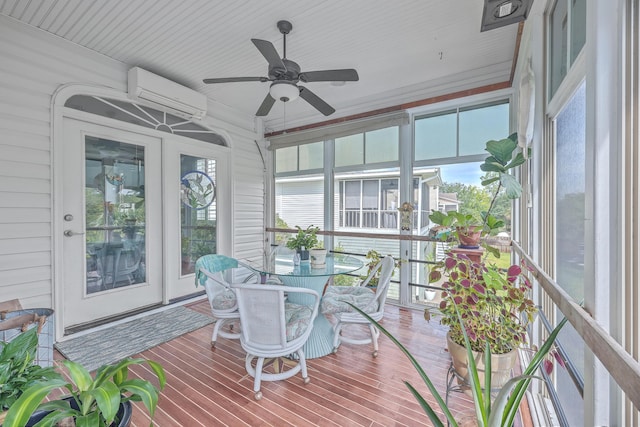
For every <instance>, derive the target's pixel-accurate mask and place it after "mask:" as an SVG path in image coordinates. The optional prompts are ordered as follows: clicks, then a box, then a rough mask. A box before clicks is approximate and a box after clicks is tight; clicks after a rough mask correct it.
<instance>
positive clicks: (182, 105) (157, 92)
mask: <svg viewBox="0 0 640 427" xmlns="http://www.w3.org/2000/svg"><path fill="white" fill-rule="evenodd" d="M128 92H129V98H131V99H132V100H134V101H137V100H144V101H149V102H152V103H154V104H157V105H160V106H162V107H165V108H168V109H170V110H172V111H174V112H177V113H181V114H183V115H186V116H187V117H189V118H197V119H201V118H203V117H204V116H205V114H207V97H206V96H205V95H203V94H201V93H199V92H196V91H195V90H193V89H189V88H188V87H185V86H182V85H180V84H178V83H176V82H173V81H171V80H168V79H165V78H164V77H161V76H159V75H157V74H153V73H151V72H149V71H147V70H143V69H142V68H140V67H133V68H131V69H130V70H129V82H128Z"/></svg>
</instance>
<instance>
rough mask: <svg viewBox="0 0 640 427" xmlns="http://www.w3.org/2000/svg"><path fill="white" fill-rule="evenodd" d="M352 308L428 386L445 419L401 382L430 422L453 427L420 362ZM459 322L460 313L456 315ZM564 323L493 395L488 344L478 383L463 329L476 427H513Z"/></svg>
mask: <svg viewBox="0 0 640 427" xmlns="http://www.w3.org/2000/svg"><path fill="white" fill-rule="evenodd" d="M352 307H353V308H354V309H355V310H356V311H358V312H359V313H360V314H362V315H363V316H364V317H366V318H367V319H368V320H369V322H371V323H372V324H373V325H374V326H375V327H376V328H378V329H379V330H380V332H382V333H383V334H385V335H386V336H387V337H388V338H389V339H390V340H391V341H393V343H394V344H395V345H396V346H397V347H398V348H399V349H400V350H401V351H402V352H403V353H404V354H405V356H407V358H408V359H409V361H411V364H412V365H413V366H414V368H415V369H416V370H417V371H418V373H419V374H420V377H421V378H422V380H423V381H424V383H425V384H426V386H427V388H429V391H430V392H431V394H432V395H433V397H434V398H435V400H436V402H437V404H438V406H439V407H440V409H441V410H442V412H443V413H444V416H445V421H444V422H443V420H442V419H441V418H440V416H438V414H437V413H436V412H435V410H434V409H433V407H432V406H431V405H430V404H429V403H428V402H427V400H426V399H425V398H424V397H423V396H422V395H421V394H420V393H419V392H418V390H416V388H415V387H414V386H413V385H411V383H410V382H408V381H404V383H405V385H406V386H407V388H408V389H409V390H410V391H411V393H412V394H413V395H414V397H415V398H416V400H417V401H418V403H420V406H422V409H423V410H424V411H425V413H426V414H427V416H428V417H429V419H430V420H431V422H432V423H433V425H434V426H435V427H444V426H445V422H447V423H448V425H450V426H452V427H458V420H456V419H455V417H454V416H453V414H452V413H451V410H450V409H449V407H448V406H447V404H446V402H445V400H444V399H443V398H442V396H441V395H440V393H439V392H438V390H437V389H436V387H435V386H434V384H433V382H432V381H431V379H430V378H429V376H428V375H427V374H426V372H425V371H424V369H422V366H420V363H418V361H417V360H416V358H415V357H414V356H413V355H412V354H411V352H409V350H407V348H406V347H405V346H404V345H402V343H400V341H398V340H397V339H396V338H395V337H394V336H393V335H392V334H391V333H390V332H389V331H387V330H386V329H384V328H383V327H382V326H381V325H380V324H379V323H378V322H376V321H375V320H373V319H372V318H371V317H370V316H369V315H367V314H366V313H365V312H363V311H362V310H360V309H359V308H358V307H356V306H354V305H352ZM458 321H459V322H460V324H462V323H463V322H462V316H461V315H460V314H458ZM566 322H567V319H566V318H565V319H563V320H562V321H561V322H560V323H558V326H556V328H555V329H554V330H553V331H552V332H551V334H550V335H549V337H548V338H547V340H546V341H545V342H544V344H543V345H542V346H541V347H540V349H539V350H538V351H537V352H536V353H535V354H534V355H533V357H532V358H531V361H530V362H529V365H528V366H527V367H526V368H525V369H524V371H523V372H522V375H518V376H515V377H513V378H511V379H510V380H509V381H508V382H507V384H505V385H504V386H503V387H502V388H501V389H500V390H499V391H498V393H497V395H495V396H494V395H492V391H494V390H492V388H491V349H490V347H489V345H488V344H487V345H486V347H485V351H484V356H485V357H484V363H485V366H486V367H487V371H486V374H485V381H484V384H481V383H480V379H479V374H478V369H477V367H476V363H475V360H474V357H473V350H472V349H471V341H470V340H469V337H468V336H467V334H466V332H464V329H462V330H463V337H464V346H465V348H466V351H467V357H468V359H469V381H470V386H471V394H472V396H473V403H474V411H475V414H476V422H477V425H478V427H504V426H512V425H513V422H514V420H515V417H516V414H517V413H518V408H519V407H520V402H521V401H522V398H523V397H524V396H525V393H526V391H527V388H528V387H529V384H530V383H531V380H532V379H534V378H538V379H542V378H540V377H537V376H535V374H536V372H537V370H538V368H539V367H540V365H541V364H542V363H543V362H544V361H545V360H546V358H547V355H548V353H549V352H550V351H551V349H552V348H553V346H554V342H555V339H556V337H557V336H558V334H559V333H560V330H561V329H562V327H563V326H564V324H565V323H566Z"/></svg>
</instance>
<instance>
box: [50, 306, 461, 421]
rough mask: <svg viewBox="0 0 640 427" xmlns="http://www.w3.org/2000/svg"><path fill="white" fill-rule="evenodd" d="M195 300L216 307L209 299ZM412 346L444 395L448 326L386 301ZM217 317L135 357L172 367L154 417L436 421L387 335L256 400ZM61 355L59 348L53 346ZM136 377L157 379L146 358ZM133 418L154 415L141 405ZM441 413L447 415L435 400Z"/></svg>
mask: <svg viewBox="0 0 640 427" xmlns="http://www.w3.org/2000/svg"><path fill="white" fill-rule="evenodd" d="M189 308H191V309H193V310H196V311H198V312H200V313H203V314H210V312H209V307H208V302H207V301H206V300H204V301H200V302H197V303H194V304H190V305H189ZM381 323H382V324H383V325H384V327H385V328H387V329H388V330H389V331H390V332H391V333H393V334H394V335H395V336H396V337H397V338H398V339H399V340H400V341H401V342H402V343H403V344H405V345H406V346H407V348H409V350H410V351H411V352H412V353H413V354H414V356H415V357H416V359H417V360H418V361H419V362H420V364H421V365H422V367H423V368H424V369H425V370H426V372H427V374H428V375H429V376H430V378H431V379H432V381H433V383H434V384H435V386H436V387H437V388H438V390H440V391H441V393H442V395H443V396H444V392H445V388H446V372H447V369H448V367H449V363H450V358H449V354H448V353H447V352H446V350H445V348H446V341H445V334H446V328H445V327H443V326H441V325H440V324H439V323H438V322H437V320H432V321H431V322H427V321H425V320H424V317H423V313H422V312H421V311H418V310H409V309H405V308H399V307H396V306H393V305H387V307H386V310H385V318H384V319H383V321H382V322H381ZM212 328H213V325H209V326H206V327H204V328H201V329H198V330H196V331H193V332H190V333H188V334H185V335H182V336H180V337H178V338H176V339H173V340H171V341H169V342H167V343H164V344H161V345H159V346H157V347H153V348H151V349H149V350H146V351H144V352H142V353H140V354H138V355H136V357H143V358H146V359H151V360H155V361H157V362H159V363H161V364H162V365H163V367H164V369H165V371H166V374H167V387H166V389H165V390H164V391H163V393H162V395H161V398H160V402H159V405H158V408H157V411H156V414H155V417H154V420H153V421H154V424H155V425H156V426H161V427H162V426H189V427H190V426H207V427H208V426H366V427H374V426H417V425H431V423H430V421H429V420H428V418H427V416H426V415H425V413H424V411H423V410H422V408H421V407H420V406H419V404H418V403H417V402H416V400H415V398H414V397H413V395H412V394H411V393H410V392H409V390H408V389H407V387H406V386H405V385H404V383H403V381H405V380H407V381H409V382H410V383H412V384H413V385H414V386H415V387H416V388H417V389H418V391H420V393H422V395H423V396H425V397H426V398H427V400H428V401H429V402H430V403H432V404H433V405H434V407H437V404H436V403H435V400H434V399H433V397H432V396H431V395H430V393H429V391H428V389H427V388H426V386H425V385H424V384H423V382H422V380H421V378H420V377H419V375H418V374H417V372H416V371H415V369H414V368H413V366H412V365H411V363H410V362H409V361H408V360H407V358H406V357H405V356H404V354H402V352H401V351H400V350H399V349H398V348H397V347H396V346H395V345H394V344H393V343H392V342H391V341H390V340H389V339H387V338H386V337H385V336H381V337H380V350H379V354H378V357H377V358H374V357H372V355H371V351H372V348H371V346H356V345H350V344H343V345H342V346H341V347H340V348H339V350H338V352H337V353H336V354H330V355H328V356H325V357H321V358H318V359H311V360H308V361H307V365H308V370H309V376H310V378H311V382H310V383H309V384H307V385H304V384H303V382H302V379H301V377H300V375H297V376H295V377H293V378H290V379H287V380H283V381H277V382H265V381H263V383H262V392H263V398H262V400H260V401H255V400H254V398H253V391H252V390H253V378H251V377H249V376H248V375H247V373H246V371H245V367H244V351H243V350H242V348H241V347H240V343H239V342H238V341H237V340H228V339H224V338H221V339H219V340H218V343H217V345H216V347H215V348H214V349H212V348H211V346H210V339H211V332H212ZM56 358H57V359H61V358H62V356H61V355H60V354H56ZM130 369H131V372H132V374H133V376H136V377H142V378H153V374H152V373H151V371H150V370H149V369H148V368H147V367H146V366H144V365H135V366H132V367H131V368H130ZM134 405H135V406H136V408H135V410H134V414H133V422H132V426H134V427H143V426H144V427H146V426H148V425H149V422H150V419H149V416H148V414H147V412H146V409H144V408H143V407H142V406H141V405H140V404H139V403H134ZM449 405H450V408H451V410H452V412H453V413H454V414H456V413H457V412H460V411H462V410H465V409H468V408H471V407H472V401H471V398H470V397H469V396H466V395H464V394H461V393H452V394H451V396H450V401H449ZM436 412H438V413H441V411H440V410H439V408H437V409H436Z"/></svg>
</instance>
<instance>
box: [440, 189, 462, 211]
mask: <svg viewBox="0 0 640 427" xmlns="http://www.w3.org/2000/svg"><path fill="white" fill-rule="evenodd" d="M459 209H460V202H459V201H458V194H457V193H440V194H439V199H438V210H439V211H440V212H449V211H458V210H459Z"/></svg>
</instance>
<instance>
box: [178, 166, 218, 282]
mask: <svg viewBox="0 0 640 427" xmlns="http://www.w3.org/2000/svg"><path fill="white" fill-rule="evenodd" d="M180 176H181V178H180V200H181V204H180V247H181V251H180V253H181V259H180V262H181V270H180V271H181V274H182V275H185V274H192V273H193V272H194V266H195V262H196V260H197V259H198V258H200V257H201V256H203V255H208V254H215V253H216V235H217V233H216V225H217V221H216V216H217V210H216V206H217V202H216V200H217V198H216V161H215V160H212V159H206V158H202V157H193V156H187V155H185V154H182V155H180Z"/></svg>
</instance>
